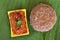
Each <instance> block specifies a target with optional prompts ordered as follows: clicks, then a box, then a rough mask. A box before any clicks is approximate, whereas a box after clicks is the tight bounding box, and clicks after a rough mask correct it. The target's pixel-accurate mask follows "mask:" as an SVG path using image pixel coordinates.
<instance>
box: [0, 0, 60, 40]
mask: <svg viewBox="0 0 60 40" xmlns="http://www.w3.org/2000/svg"><path fill="white" fill-rule="evenodd" d="M39 3H45V4H48V5H50V6H52V7H53V8H54V9H55V11H56V14H57V22H56V24H55V26H54V28H53V29H52V30H50V31H49V32H44V33H42V32H37V31H35V30H34V29H33V28H32V26H31V25H30V22H29V16H30V12H31V9H32V8H33V7H35V6H36V5H37V4H39ZM23 8H24V9H27V20H28V27H29V31H30V34H29V35H28V36H19V37H14V38H11V37H10V25H9V19H8V15H7V14H8V13H7V12H8V11H9V10H15V9H23ZM59 17H60V0H0V40H60V18H59Z"/></svg>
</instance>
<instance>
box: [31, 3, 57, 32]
mask: <svg viewBox="0 0 60 40" xmlns="http://www.w3.org/2000/svg"><path fill="white" fill-rule="evenodd" d="M56 21H57V16H56V12H55V10H54V9H53V8H52V7H51V6H50V5H47V4H43V3H40V4H39V5H37V6H36V7H34V8H33V9H32V11H31V14H30V24H31V25H32V26H33V28H34V30H36V31H41V32H46V31H49V30H51V29H52V28H53V26H54V25H55V23H56Z"/></svg>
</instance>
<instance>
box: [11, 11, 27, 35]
mask: <svg viewBox="0 0 60 40" xmlns="http://www.w3.org/2000/svg"><path fill="white" fill-rule="evenodd" d="M20 19H22V24H21V25H20V27H17V25H16V21H17V20H20ZM10 24H11V27H12V31H13V33H14V34H24V33H27V27H26V20H25V15H24V11H18V12H16V11H15V12H11V13H10Z"/></svg>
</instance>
